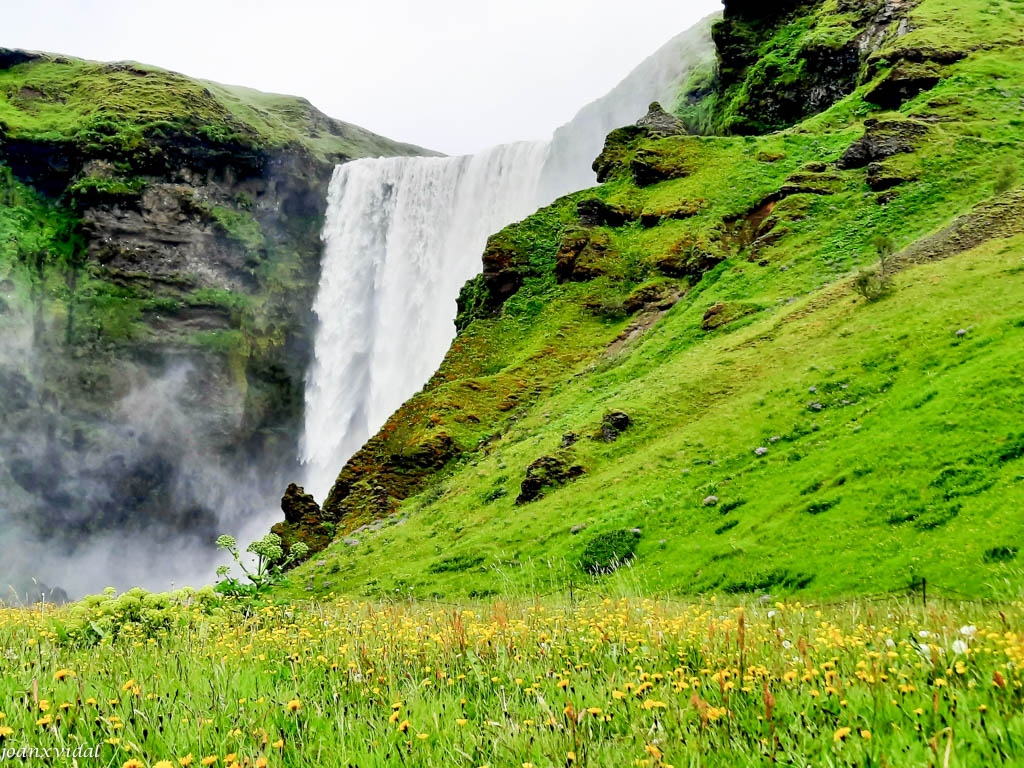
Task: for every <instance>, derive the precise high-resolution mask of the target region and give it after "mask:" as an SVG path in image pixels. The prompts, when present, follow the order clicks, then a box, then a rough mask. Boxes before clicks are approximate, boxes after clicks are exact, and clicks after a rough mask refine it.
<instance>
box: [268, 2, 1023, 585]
mask: <svg viewBox="0 0 1024 768" xmlns="http://www.w3.org/2000/svg"><path fill="white" fill-rule="evenodd" d="M1022 30H1024V4H1022V3H1020V2H1015V1H1013V0H971V1H970V2H966V3H952V2H949V1H948V0H921V2H920V3H918V4H903V3H886V4H882V3H871V2H849V1H847V0H825V1H824V2H812V3H790V4H788V5H786V4H783V5H782V6H776V8H775V9H774V10H772V11H769V12H764V11H755V10H750V9H748V8H747V7H746V5H745V4H738V3H727V4H726V13H725V20H724V21H723V22H722V23H720V25H719V26H718V28H716V33H715V36H716V41H717V42H718V45H719V56H720V62H719V76H718V82H717V86H716V88H715V90H714V92H713V93H711V94H710V95H707V94H704V95H693V97H692V98H689V99H688V98H683V99H682V101H681V104H682V105H683V106H682V107H681V113H680V114H681V115H682V116H683V117H684V119H685V118H686V117H687V114H686V111H687V110H688V111H689V113H690V114H691V115H692V114H693V113H695V112H700V113H702V114H705V115H707V116H708V119H707V121H706V122H707V123H708V124H709V125H712V126H714V131H713V132H711V133H709V134H708V135H703V136H692V135H663V134H658V133H656V132H654V131H652V130H650V129H640V128H627V129H622V130H619V131H616V132H615V133H613V134H612V136H610V137H609V140H608V143H607V145H606V148H605V151H604V153H603V154H602V156H601V158H599V159H598V162H597V164H596V166H595V167H596V168H597V170H598V172H599V177H600V178H601V179H602V180H603V181H604V183H603V184H602V186H600V187H598V188H596V189H594V190H589V191H585V192H581V193H578V194H576V195H573V196H570V197H568V198H565V199H562V200H560V201H558V202H556V203H555V204H554V205H553V206H551V207H550V208H547V209H544V210H542V211H539V212H538V213H537V214H535V215H534V216H532V217H530V218H528V219H527V220H525V221H524V222H521V223H519V224H516V225H513V226H512V227H510V228H508V229H506V230H505V231H503V232H502V233H499V234H498V235H495V236H494V237H493V238H492V239H491V242H490V243H489V245H488V248H487V251H486V252H485V254H484V274H483V275H482V276H481V277H480V278H477V279H476V280H474V281H472V282H471V283H470V284H469V285H467V287H466V289H465V290H464V292H463V296H462V299H461V302H460V303H461V312H460V317H459V321H458V325H459V327H460V329H461V330H460V334H459V337H458V339H457V340H456V341H455V343H454V344H453V346H452V348H451V350H450V352H449V354H448V356H447V358H446V360H445V362H444V364H443V366H442V368H441V369H440V371H439V372H438V373H437V375H436V376H435V377H434V379H433V380H432V381H431V382H430V383H429V384H428V385H427V386H426V387H425V389H424V390H423V392H421V393H420V394H418V395H417V396H415V397H414V398H412V399H411V400H410V401H409V402H408V403H407V404H406V405H405V406H404V407H403V408H402V409H401V410H400V411H399V412H398V413H397V414H395V416H394V417H393V418H392V419H391V420H390V421H389V422H388V424H387V425H386V426H385V427H384V429H383V430H382V431H381V432H380V433H379V434H378V435H377V436H375V437H374V438H373V439H371V441H370V442H369V443H368V444H367V446H366V447H365V448H364V449H363V450H362V451H361V452H360V453H359V454H357V455H356V456H355V457H354V458H353V459H352V460H351V461H350V462H349V464H348V465H347V466H346V467H345V469H344V470H343V471H342V473H341V475H340V476H339V480H338V483H337V484H336V485H335V488H334V490H333V491H332V493H331V496H330V497H329V498H328V500H327V502H326V503H325V506H324V510H323V513H322V516H321V517H320V518H319V519H317V520H306V521H305V522H304V524H300V525H292V524H286V525H282V526H279V527H278V528H277V530H279V531H280V532H281V533H282V534H283V535H284V537H285V539H286V542H290V541H294V540H296V539H297V538H300V539H302V540H304V541H306V542H308V543H311V544H313V545H314V547H316V546H318V545H322V544H323V543H325V542H326V541H327V540H329V539H330V538H332V537H334V539H335V540H334V542H333V543H332V544H330V546H329V547H328V548H327V549H326V550H324V551H322V552H320V553H319V554H315V555H314V556H313V557H312V559H311V561H310V562H309V563H308V564H306V565H304V566H302V567H300V568H299V569H298V570H297V571H296V572H295V573H294V575H293V578H292V580H291V583H292V587H291V589H293V590H294V591H295V592H296V594H309V593H310V592H312V593H314V594H315V593H326V592H329V591H344V592H356V593H361V594H364V595H367V596H378V595H409V594H411V595H414V596H418V597H429V596H434V597H445V598H447V597H465V596H486V595H490V594H509V593H512V594H515V593H517V592H522V593H524V594H526V593H536V592H548V591H553V590H562V589H565V588H566V587H567V586H568V585H569V584H570V583H572V584H573V585H575V588H579V589H586V588H588V587H589V586H591V585H597V586H598V587H599V588H600V589H602V590H603V589H625V590H634V589H643V590H659V591H667V592H673V593H696V592H705V591H721V592H725V593H730V594H751V595H759V594H762V593H770V594H772V595H779V594H788V593H793V592H800V591H804V592H807V593H813V594H819V595H848V594H857V593H859V594H868V593H876V592H882V591H888V590H892V589H900V588H903V587H905V586H907V585H909V584H910V583H911V582H912V581H916V580H918V579H920V578H922V577H923V578H926V579H927V580H928V581H929V583H931V584H934V585H935V586H936V588H944V589H948V590H958V591H961V592H965V593H970V594H973V595H978V596H994V597H1008V596H1014V597H1017V596H1019V595H1018V593H1019V587H1018V586H1016V585H1017V584H1019V578H1017V577H1018V576H1019V565H1018V562H1019V561H1018V560H1017V552H1018V549H1019V548H1020V547H1021V546H1022V544H1024V522H1022V517H1021V514H1020V505H1021V502H1022V501H1024V426H1022V425H1021V423H1020V419H1019V414H1020V413H1021V412H1022V407H1024V386H1022V385H1024V379H1022V375H1024V373H1022V372H1024V219H1022V213H1024V189H1022V187H1021V184H1022V181H1024V174H1022V172H1024V155H1022V153H1021V148H1022V146H1021V143H1022V137H1024V131H1022V126H1024V120H1022V116H1021V115H1022V113H1021V107H1022V104H1024V54H1022V50H1024V48H1022V44H1024V32H1022ZM865 41H867V42H865ZM851 57H852V58H851ZM824 60H827V61H830V62H841V63H842V67H839V66H838V65H836V67H833V68H832V69H829V68H827V67H824V68H823V67H822V66H821V63H820V62H821V61H824ZM840 70H841V71H840ZM801 94H803V96H805V97H806V98H801ZM812 102H813V103H812ZM809 105H810V106H809ZM701 110H703V112H701ZM808 111H811V112H812V113H811V114H807V113H808ZM687 122H688V123H692V121H689V120H688V121H687ZM670 132H671V131H670ZM880 257H883V258H884V265H883V266H879V261H880ZM858 286H859V288H860V290H859V291H858ZM862 294H868V296H869V298H865V297H864V296H863V295H862ZM619 412H621V413H619ZM622 414H625V416H623V415H622ZM626 417H628V419H627V418H626ZM627 421H628V422H629V425H628V426H627V425H626V423H627ZM524 481H525V483H524ZM534 497H536V498H535V499H534V500H530V499H533V498H534ZM621 564H625V565H628V567H624V568H622V567H620V568H618V571H617V572H616V573H614V574H612V573H610V572H611V571H613V570H615V569H616V567H617V566H618V565H621Z"/></svg>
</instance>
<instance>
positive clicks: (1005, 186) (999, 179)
mask: <svg viewBox="0 0 1024 768" xmlns="http://www.w3.org/2000/svg"><path fill="white" fill-rule="evenodd" d="M1015 186H1017V168H1016V167H1015V166H1013V165H1011V164H1010V163H1006V164H1005V165H1003V167H1002V168H1000V169H999V175H998V176H996V194H997V195H1001V194H1003V193H1004V192H1009V191H1010V190H1011V189H1013V188H1014V187H1015Z"/></svg>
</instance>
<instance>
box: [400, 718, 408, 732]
mask: <svg viewBox="0 0 1024 768" xmlns="http://www.w3.org/2000/svg"><path fill="white" fill-rule="evenodd" d="M398 730H399V731H400V732H402V733H405V732H406V731H408V730H409V721H408V720H403V721H402V722H400V723H399V724H398Z"/></svg>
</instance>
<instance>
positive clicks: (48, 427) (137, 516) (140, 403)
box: [0, 313, 285, 604]
mask: <svg viewBox="0 0 1024 768" xmlns="http://www.w3.org/2000/svg"><path fill="white" fill-rule="evenodd" d="M3 320H4V322H3V324H2V329H0V330H2V336H3V339H4V345H3V347H2V348H0V386H2V388H3V391H4V396H3V398H2V399H0V457H2V461H0V602H7V603H15V604H17V603H31V602H36V601H38V600H40V599H49V600H53V601H57V602H59V601H60V600H61V599H63V598H64V597H71V598H77V597H81V596H82V595H84V594H88V593H94V592H98V591H100V590H102V589H104V588H105V587H107V586H113V587H116V588H118V589H127V588H129V587H133V586H141V587H145V588H148V589H153V590H160V591H162V590H166V589H168V588H170V587H171V586H172V585H174V586H185V585H191V586H202V585H203V584H208V583H212V581H213V579H214V575H215V569H216V566H217V564H218V562H217V553H216V551H215V550H214V547H213V542H214V540H215V538H216V536H217V535H218V534H219V533H223V532H231V533H235V534H238V535H239V536H240V537H244V536H246V535H251V536H252V537H256V536H259V535H262V534H263V533H265V531H266V525H267V523H266V516H267V514H268V510H267V504H266V501H265V500H266V498H268V496H269V497H271V498H273V496H274V495H275V494H276V493H277V492H279V488H280V483H281V482H282V481H283V477H284V474H285V472H284V471H283V470H282V473H281V475H280V476H273V475H271V476H262V474H261V473H260V472H259V471H258V470H256V469H255V468H252V467H246V466H245V463H246V462H245V461H243V462H242V464H241V465H239V466H236V467H227V466H225V465H224V461H223V458H218V457H216V456H215V455H214V452H213V450H212V449H211V447H210V444H209V443H210V435H211V434H217V433H218V432H223V431H224V430H225V429H230V424H229V423H225V414H224V411H222V410H218V409H211V408H210V407H209V403H208V402H207V401H206V392H208V391H209V390H210V387H209V386H208V384H209V379H208V377H209V376H210V375H211V374H210V373H209V371H208V369H207V368H205V367H204V366H202V365H201V361H197V360H189V359H181V358H178V359H169V360H166V361H162V362H159V363H156V364H154V365H151V366H147V368H145V369H141V368H140V369H138V370H137V372H136V379H135V380H133V381H131V382H130V383H129V385H128V387H127V392H126V394H125V395H124V396H123V397H122V398H121V399H119V400H118V401H117V402H116V403H114V404H113V405H112V406H111V407H110V408H109V409H105V410H104V412H103V413H98V414H89V413H88V412H86V411H84V410H82V409H80V408H76V407H73V406H69V405H68V404H65V403H61V402H60V401H59V400H58V399H57V398H55V397H54V396H53V395H52V394H51V393H50V392H49V391H48V388H47V386H46V385H45V383H42V382H45V381H46V380H47V374H46V373H45V369H46V367H47V362H45V358H46V354H45V352H44V351H43V350H44V349H45V346H46V345H45V342H44V341H41V340H39V339H37V338H34V334H33V333H32V330H31V323H25V322H20V319H19V318H18V317H17V316H12V313H8V314H7V315H6V316H5V317H4V318H3Z"/></svg>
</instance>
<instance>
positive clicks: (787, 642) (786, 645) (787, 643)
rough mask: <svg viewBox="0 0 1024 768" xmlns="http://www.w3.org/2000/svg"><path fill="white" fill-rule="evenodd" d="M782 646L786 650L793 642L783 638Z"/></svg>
mask: <svg viewBox="0 0 1024 768" xmlns="http://www.w3.org/2000/svg"><path fill="white" fill-rule="evenodd" d="M782 647H783V648H785V649H786V650H787V651H788V650H789V649H790V648H792V647H793V644H792V643H791V642H789V640H783V641H782Z"/></svg>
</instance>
